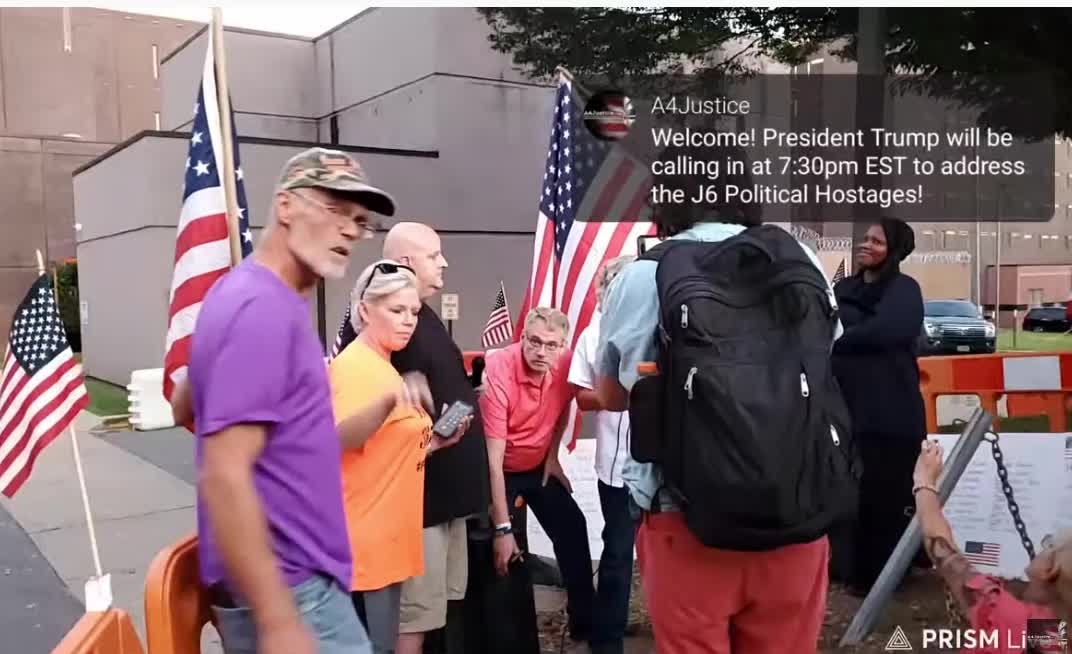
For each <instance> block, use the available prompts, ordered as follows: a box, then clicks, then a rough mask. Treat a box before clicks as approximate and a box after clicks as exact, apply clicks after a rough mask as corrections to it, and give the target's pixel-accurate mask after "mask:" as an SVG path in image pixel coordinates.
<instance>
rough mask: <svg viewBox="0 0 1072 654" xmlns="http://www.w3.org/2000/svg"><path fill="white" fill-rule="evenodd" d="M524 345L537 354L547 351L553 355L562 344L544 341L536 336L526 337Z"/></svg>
mask: <svg viewBox="0 0 1072 654" xmlns="http://www.w3.org/2000/svg"><path fill="white" fill-rule="evenodd" d="M525 343H526V344H527V345H528V346H529V347H531V348H532V349H534V350H536V351H537V352H539V351H540V350H547V352H548V353H549V354H554V353H555V352H557V351H558V349H559V348H560V347H562V344H561V343H559V342H557V341H544V340H543V339H541V338H539V337H538V336H531V335H530V336H526V337H525Z"/></svg>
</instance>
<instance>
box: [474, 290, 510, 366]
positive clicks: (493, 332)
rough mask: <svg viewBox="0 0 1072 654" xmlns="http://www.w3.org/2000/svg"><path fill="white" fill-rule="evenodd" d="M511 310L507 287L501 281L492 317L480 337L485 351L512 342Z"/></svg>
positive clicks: (492, 309) (489, 317)
mask: <svg viewBox="0 0 1072 654" xmlns="http://www.w3.org/2000/svg"><path fill="white" fill-rule="evenodd" d="M511 333H512V331H511V329H510V309H509V307H507V306H506V287H505V286H503V283H502V281H501V280H500V281H499V293H498V294H497V295H496V296H495V305H494V306H492V308H491V315H490V316H488V322H487V324H486V325H484V332H483V333H482V334H481V335H480V345H481V346H482V347H484V348H485V349H487V348H489V347H491V346H492V345H497V344H499V343H502V342H503V341H507V340H510V336H511Z"/></svg>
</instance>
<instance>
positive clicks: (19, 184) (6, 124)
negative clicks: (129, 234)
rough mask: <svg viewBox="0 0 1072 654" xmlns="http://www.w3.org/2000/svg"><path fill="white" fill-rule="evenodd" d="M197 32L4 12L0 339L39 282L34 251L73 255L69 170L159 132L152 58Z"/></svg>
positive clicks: (67, 13)
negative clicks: (124, 143)
mask: <svg viewBox="0 0 1072 654" xmlns="http://www.w3.org/2000/svg"><path fill="white" fill-rule="evenodd" d="M195 29H196V24H194V23H189V22H186V21H179V20H173V19H166V18H158V17H153V16H141V15H134V14H126V13H125V12H116V11H106V10H102V9H95V8H89V7H73V8H67V9H63V8H60V7H34V8H16V7H3V8H0V318H2V322H0V339H5V340H6V338H7V331H8V328H9V323H8V321H7V316H9V315H11V311H12V310H13V309H14V307H15V306H16V305H17V303H18V302H19V301H20V300H21V299H22V297H23V295H24V294H25V292H26V289H27V287H28V285H29V284H30V282H32V280H33V279H34V278H35V277H36V275H37V261H36V256H35V252H34V251H35V250H36V249H40V250H41V252H42V254H43V255H44V257H45V258H46V262H59V261H63V260H64V259H66V258H68V257H73V256H74V255H75V244H74V240H75V230H74V225H75V219H74V213H75V212H74V197H73V187H72V183H71V173H72V171H73V170H75V169H76V168H77V167H78V166H81V165H82V164H84V163H86V162H88V161H89V160H91V159H92V158H94V157H96V156H97V155H100V154H101V153H103V152H105V151H106V150H108V148H109V147H111V145H112V144H114V143H117V142H119V141H121V140H123V139H125V138H127V137H129V136H131V135H132V134H134V133H136V132H138V131H140V130H144V129H153V128H154V127H155V126H156V117H157V113H158V112H159V110H160V107H159V95H160V79H159V73H160V71H159V67H158V66H154V61H155V59H154V58H156V59H158V58H159V57H160V56H162V55H163V54H164V53H165V52H167V51H168V50H170V49H172V48H174V47H176V46H177V45H178V44H180V43H181V42H182V41H183V40H184V39H186V38H187V37H188V36H189V35H190V34H191V33H193V32H194V30H195ZM112 201H113V203H114V202H115V197H113V198H112Z"/></svg>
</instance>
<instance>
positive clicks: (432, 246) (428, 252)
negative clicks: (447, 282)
mask: <svg viewBox="0 0 1072 654" xmlns="http://www.w3.org/2000/svg"><path fill="white" fill-rule="evenodd" d="M383 256H384V257H385V258H387V259H394V260H395V261H398V262H400V263H404V264H406V265H407V266H409V267H410V268H412V269H413V271H414V272H415V273H416V274H417V281H418V282H419V283H420V289H419V290H420V295H421V299H422V300H425V299H428V298H429V297H431V296H433V295H435V294H436V293H438V292H439V291H441V290H443V272H444V271H445V270H446V269H447V259H446V257H444V256H443V245H442V243H441V242H440V240H439V234H436V231H435V230H434V229H432V228H431V227H429V226H428V225H424V224H422V223H414V222H401V223H398V224H397V225H395V226H394V227H392V228H391V230H390V231H389V232H387V236H386V238H384V240H383Z"/></svg>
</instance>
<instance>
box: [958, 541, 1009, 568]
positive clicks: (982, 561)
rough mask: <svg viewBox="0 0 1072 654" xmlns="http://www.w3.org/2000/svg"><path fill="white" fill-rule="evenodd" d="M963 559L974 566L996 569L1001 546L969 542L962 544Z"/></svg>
mask: <svg viewBox="0 0 1072 654" xmlns="http://www.w3.org/2000/svg"><path fill="white" fill-rule="evenodd" d="M964 558H966V559H968V561H970V562H972V563H975V564H976V565H989V566H992V567H997V565H998V561H999V560H1000V559H1001V545H1000V544H999V543H984V542H981V541H975V540H969V541H967V542H966V543H964Z"/></svg>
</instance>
